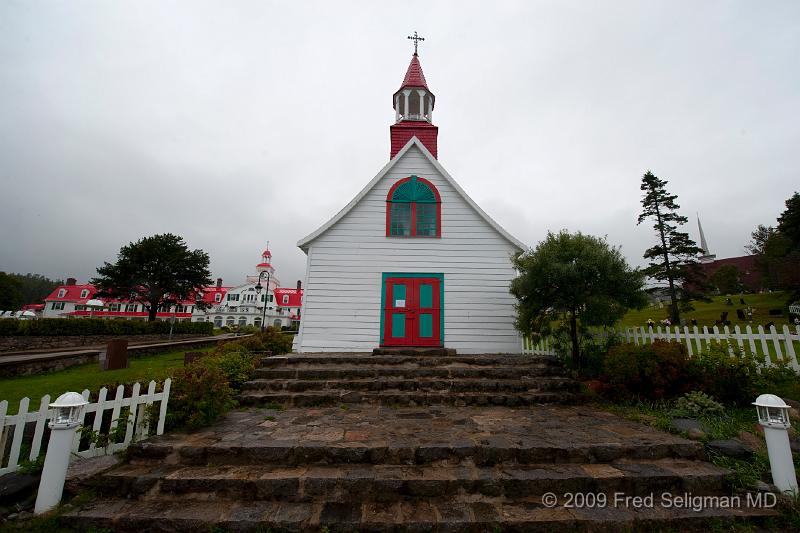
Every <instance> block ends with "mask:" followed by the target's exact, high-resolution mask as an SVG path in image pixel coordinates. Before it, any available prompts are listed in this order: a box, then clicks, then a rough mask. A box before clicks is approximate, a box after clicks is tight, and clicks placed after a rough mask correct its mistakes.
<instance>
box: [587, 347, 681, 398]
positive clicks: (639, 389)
mask: <svg viewBox="0 0 800 533" xmlns="http://www.w3.org/2000/svg"><path fill="white" fill-rule="evenodd" d="M601 379H602V380H603V382H604V383H605V387H604V389H603V393H604V395H606V396H609V397H610V398H612V399H614V400H661V399H666V398H674V397H676V396H680V395H682V394H685V393H686V392H689V391H690V390H691V389H692V388H693V385H694V384H695V382H696V376H695V375H694V373H693V369H692V365H691V363H690V361H689V358H688V357H687V355H686V349H685V348H684V346H683V345H682V344H680V343H677V342H666V341H661V340H657V341H655V342H653V343H652V344H642V345H636V344H633V343H624V344H620V345H618V346H615V347H613V348H612V349H611V350H610V351H609V352H608V355H607V356H606V358H605V361H604V364H603V374H602V376H601Z"/></svg>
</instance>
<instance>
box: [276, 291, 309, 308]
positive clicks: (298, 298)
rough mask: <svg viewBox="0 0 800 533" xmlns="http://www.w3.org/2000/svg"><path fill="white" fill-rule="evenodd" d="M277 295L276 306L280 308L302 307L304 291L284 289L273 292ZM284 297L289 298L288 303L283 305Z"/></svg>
mask: <svg viewBox="0 0 800 533" xmlns="http://www.w3.org/2000/svg"><path fill="white" fill-rule="evenodd" d="M272 292H273V294H275V305H277V306H278V307H298V308H299V307H300V306H301V305H302V303H303V289H282V288H280V287H279V288H277V289H275V290H274V291H272ZM284 295H286V296H288V297H289V301H288V302H287V303H283V297H284Z"/></svg>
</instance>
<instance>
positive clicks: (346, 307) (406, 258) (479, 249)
mask: <svg viewBox="0 0 800 533" xmlns="http://www.w3.org/2000/svg"><path fill="white" fill-rule="evenodd" d="M412 174H415V175H418V176H421V177H424V178H426V179H428V180H429V181H431V182H432V183H433V184H434V185H435V186H436V188H437V189H438V190H439V194H440V195H441V199H442V204H441V210H442V215H441V218H442V237H441V238H409V239H397V238H394V239H389V238H386V197H387V195H388V193H389V189H390V188H391V187H392V185H394V183H395V182H396V181H398V180H400V179H402V178H405V177H408V176H410V175H412ZM516 251H518V248H517V247H516V246H515V245H514V244H513V243H512V242H510V241H509V240H508V239H507V238H505V237H504V236H503V235H501V234H500V233H498V231H497V230H496V229H494V228H493V227H492V226H491V225H490V224H488V223H487V221H486V220H485V219H484V218H483V217H482V216H481V215H480V214H479V213H478V212H477V211H476V210H475V209H474V208H473V207H472V206H470V205H469V203H468V202H467V201H466V200H465V199H464V198H463V197H462V196H461V194H460V193H459V192H458V191H456V190H455V189H454V188H453V187H452V186H451V185H450V182H449V181H448V180H447V179H445V178H444V177H443V176H442V175H441V174H440V173H439V171H438V170H437V169H436V167H435V166H434V165H433V164H432V163H431V162H430V161H429V160H428V159H427V157H426V156H425V155H424V154H423V153H422V151H421V150H420V149H419V148H417V147H416V146H412V147H411V148H410V149H409V150H408V151H406V152H405V153H404V154H403V155H401V156H400V157H399V159H398V161H397V162H396V163H395V165H394V166H393V167H392V168H391V170H390V171H389V172H388V173H387V174H386V175H384V176H383V177H382V178H381V179H380V180H379V181H378V182H377V183H375V185H374V186H373V188H372V189H371V190H370V191H368V192H367V193H366V195H365V196H364V197H363V198H362V199H361V200H360V201H359V202H358V203H357V204H356V205H355V206H353V207H352V209H350V211H349V212H347V213H346V214H345V215H344V216H343V217H342V218H341V219H339V220H338V221H337V222H336V223H335V224H334V225H333V226H331V227H330V228H328V229H327V230H326V231H325V232H323V233H322V234H321V235H319V236H318V237H317V238H316V239H314V240H313V241H312V242H311V245H310V247H309V250H308V261H307V273H306V275H307V277H306V284H305V287H306V289H305V292H304V295H303V317H302V322H301V326H300V332H299V334H298V340H297V343H296V346H295V348H296V349H297V351H300V352H317V351H356V352H359V351H372V349H373V348H376V347H377V346H378V344H379V342H380V333H381V332H380V322H381V309H380V305H381V283H382V276H381V275H382V273H384V272H402V273H436V274H439V273H441V274H444V302H443V307H444V324H443V333H444V344H445V346H447V347H449V348H455V349H456V350H458V351H459V352H460V353H484V352H494V353H519V352H520V346H521V337H520V336H519V334H518V333H517V332H516V330H515V329H514V327H513V321H514V315H515V313H514V303H515V300H514V298H513V296H512V295H511V294H510V293H509V285H510V283H511V280H512V279H513V277H514V275H515V273H514V269H513V268H512V265H511V260H510V258H511V255H512V254H513V253H515V252H516Z"/></svg>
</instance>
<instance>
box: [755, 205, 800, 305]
mask: <svg viewBox="0 0 800 533" xmlns="http://www.w3.org/2000/svg"><path fill="white" fill-rule="evenodd" d="M752 237H753V240H752V242H751V244H750V245H748V250H750V251H751V252H753V253H754V254H756V255H758V258H757V259H756V266H757V267H758V269H759V270H760V271H761V274H762V277H763V281H764V283H765V285H766V286H767V287H769V288H771V289H780V290H785V291H787V293H788V296H789V300H788V301H787V305H788V304H790V303H792V302H794V301H798V300H800V193H797V192H795V193H794V194H793V195H792V196H791V197H790V198H789V199H788V200H786V209H785V210H784V211H783V213H781V215H780V216H779V217H778V227H777V228H772V227H765V226H763V225H759V226H758V228H757V229H756V231H754V232H753V234H752Z"/></svg>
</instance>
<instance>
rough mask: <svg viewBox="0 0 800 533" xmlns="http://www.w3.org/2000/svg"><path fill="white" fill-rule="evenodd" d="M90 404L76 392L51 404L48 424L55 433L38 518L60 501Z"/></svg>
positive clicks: (38, 498) (36, 509) (39, 495)
mask: <svg viewBox="0 0 800 533" xmlns="http://www.w3.org/2000/svg"><path fill="white" fill-rule="evenodd" d="M87 403H89V402H87V401H86V400H84V399H83V396H81V395H80V394H78V393H77V392H65V393H64V394H62V395H61V396H59V397H58V398H56V401H54V402H53V403H51V404H50V407H51V408H52V409H53V416H52V418H51V419H50V424H49V425H50V428H51V429H52V431H51V432H50V442H49V443H48V445H47V455H45V457H44V466H43V467H42V477H41V479H40V480H39V492H38V493H37V494H36V504H35V505H34V508H33V512H34V513H36V514H42V513H46V512H47V511H49V510H51V509H53V508H54V507H56V506H57V505H58V502H60V501H61V493H62V492H63V490H64V480H65V479H66V477H67V468H68V467H69V457H70V452H71V451H72V443H73V441H74V440H75V431H76V429H77V428H78V426H79V425H80V424H81V421H82V419H83V410H84V408H85V407H86V404H87Z"/></svg>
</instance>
